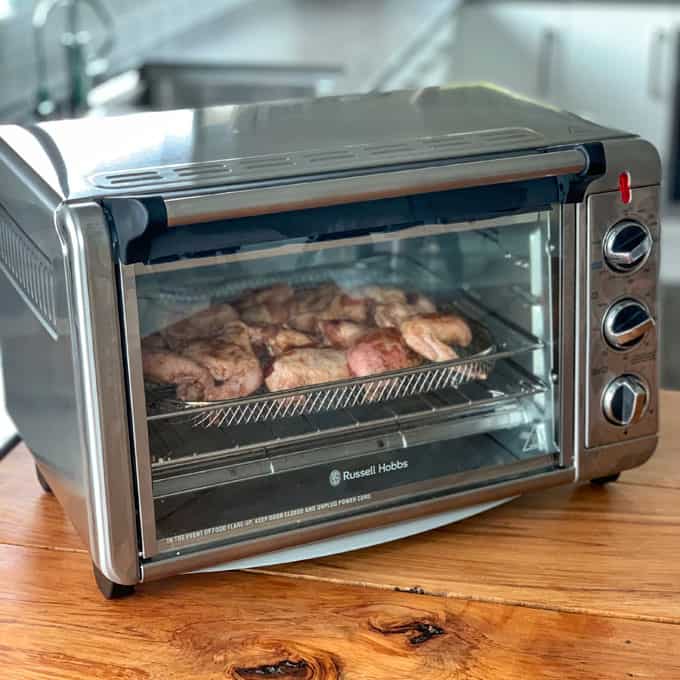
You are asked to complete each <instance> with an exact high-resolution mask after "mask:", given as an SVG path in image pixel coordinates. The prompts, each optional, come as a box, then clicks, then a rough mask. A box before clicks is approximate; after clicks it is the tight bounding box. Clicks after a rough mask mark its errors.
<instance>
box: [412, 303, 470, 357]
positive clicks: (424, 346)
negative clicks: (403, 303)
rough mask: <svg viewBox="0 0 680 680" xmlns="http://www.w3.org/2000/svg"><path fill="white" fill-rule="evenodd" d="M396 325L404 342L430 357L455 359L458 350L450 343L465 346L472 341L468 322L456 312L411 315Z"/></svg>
mask: <svg viewBox="0 0 680 680" xmlns="http://www.w3.org/2000/svg"><path fill="white" fill-rule="evenodd" d="M399 328H400V330H401V334H402V336H403V338H404V341H405V342H406V344H407V345H408V346H409V347H410V348H411V349H412V350H413V351H415V352H417V353H418V354H420V355H421V356H423V357H425V358H426V359H430V361H450V360H452V359H457V358H458V354H457V353H456V351H455V350H454V349H453V347H451V346H450V345H452V344H454V345H458V346H460V347H467V346H468V345H469V344H470V343H471V342H472V331H471V329H470V326H469V324H468V323H467V321H465V319H463V317H461V316H458V315H457V314H425V315H423V316H414V317H411V318H410V319H406V321H403V322H402V323H401V324H400V326H399Z"/></svg>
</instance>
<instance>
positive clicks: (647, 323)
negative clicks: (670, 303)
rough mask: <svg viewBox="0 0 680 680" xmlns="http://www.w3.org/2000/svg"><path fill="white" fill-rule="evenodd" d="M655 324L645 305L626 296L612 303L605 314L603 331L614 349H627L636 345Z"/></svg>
mask: <svg viewBox="0 0 680 680" xmlns="http://www.w3.org/2000/svg"><path fill="white" fill-rule="evenodd" d="M654 325H655V322H654V319H653V318H652V315H651V314H650V312H649V310H648V309H647V307H646V306H645V305H643V304H642V303H641V302H638V301H637V300H633V299H631V298H627V299H625V300H619V302H617V303H615V304H613V305H612V306H611V307H610V308H609V311H608V312H607V313H606V314H605V317H604V325H603V332H604V337H605V339H606V340H607V342H608V343H609V344H610V345H611V346H612V347H613V348H614V349H621V350H623V349H628V348H630V347H633V346H634V345H637V344H638V343H639V342H640V341H641V340H642V338H643V337H644V336H645V334H646V333H647V331H649V330H651V329H652V328H653V327H654Z"/></svg>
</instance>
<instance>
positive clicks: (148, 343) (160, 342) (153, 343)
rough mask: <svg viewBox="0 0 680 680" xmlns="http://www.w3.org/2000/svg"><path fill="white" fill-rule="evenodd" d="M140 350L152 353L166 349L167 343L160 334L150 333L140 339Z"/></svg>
mask: <svg viewBox="0 0 680 680" xmlns="http://www.w3.org/2000/svg"><path fill="white" fill-rule="evenodd" d="M142 349H143V350H147V351H151V352H153V351H154V350H158V349H168V343H167V342H165V338H163V336H162V335H161V334H160V333H152V334H151V335H147V336H146V337H144V338H142Z"/></svg>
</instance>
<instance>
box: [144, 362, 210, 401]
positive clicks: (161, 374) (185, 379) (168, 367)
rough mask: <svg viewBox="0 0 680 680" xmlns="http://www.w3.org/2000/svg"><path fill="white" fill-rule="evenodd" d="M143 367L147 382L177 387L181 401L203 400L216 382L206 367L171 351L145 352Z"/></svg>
mask: <svg viewBox="0 0 680 680" xmlns="http://www.w3.org/2000/svg"><path fill="white" fill-rule="evenodd" d="M142 367H143V371H144V377H145V378H146V379H147V380H151V381H152V382H156V383H161V384H164V385H176V386H177V396H178V398H179V399H189V400H190V401H195V400H200V399H203V397H204V393H205V390H206V389H208V388H210V387H211V386H212V385H213V384H214V382H215V381H214V380H213V377H212V376H211V375H210V371H209V370H208V369H207V368H206V367H205V366H202V365H201V364H199V363H198V362H196V361H194V360H193V359H191V358H189V357H185V356H182V355H180V354H177V353H176V352H171V351H169V350H143V351H142Z"/></svg>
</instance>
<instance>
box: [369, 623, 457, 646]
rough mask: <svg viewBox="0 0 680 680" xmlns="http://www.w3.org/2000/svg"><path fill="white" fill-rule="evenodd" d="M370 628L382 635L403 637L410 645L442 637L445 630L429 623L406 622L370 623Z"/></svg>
mask: <svg viewBox="0 0 680 680" xmlns="http://www.w3.org/2000/svg"><path fill="white" fill-rule="evenodd" d="M369 625H370V627H371V628H372V629H373V630H374V631H376V632H377V633H382V634H383V635H400V634H402V635H405V636H406V639H407V640H408V643H409V644H411V645H422V644H423V643H424V642H427V641H428V640H431V639H432V638H434V637H438V636H439V635H444V634H445V632H446V631H445V630H444V629H443V628H442V627H441V626H438V625H436V624H434V623H431V622H430V621H407V622H404V623H397V622H394V623H389V624H387V623H382V624H380V623H375V622H370V623H369Z"/></svg>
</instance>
